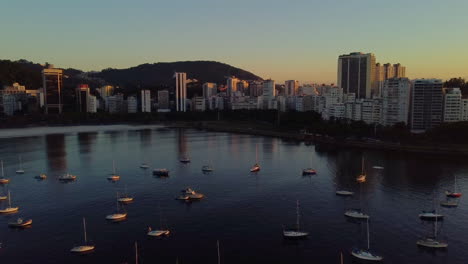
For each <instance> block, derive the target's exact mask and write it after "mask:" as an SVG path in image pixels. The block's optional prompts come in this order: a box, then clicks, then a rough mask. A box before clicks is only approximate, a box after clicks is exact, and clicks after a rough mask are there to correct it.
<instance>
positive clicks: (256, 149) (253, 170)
mask: <svg viewBox="0 0 468 264" xmlns="http://www.w3.org/2000/svg"><path fill="white" fill-rule="evenodd" d="M258 171H260V165H258V145H255V165H253V167H252V168H250V172H258Z"/></svg>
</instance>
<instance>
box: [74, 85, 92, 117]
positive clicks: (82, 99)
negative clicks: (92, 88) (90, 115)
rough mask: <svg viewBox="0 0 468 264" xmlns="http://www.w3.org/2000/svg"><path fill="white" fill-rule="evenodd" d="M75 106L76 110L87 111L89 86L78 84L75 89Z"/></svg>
mask: <svg viewBox="0 0 468 264" xmlns="http://www.w3.org/2000/svg"><path fill="white" fill-rule="evenodd" d="M75 96H76V106H77V110H78V112H81V113H87V112H88V106H89V86H88V85H87V84H80V85H78V87H76V89H75Z"/></svg>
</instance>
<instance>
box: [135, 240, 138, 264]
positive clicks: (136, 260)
mask: <svg viewBox="0 0 468 264" xmlns="http://www.w3.org/2000/svg"><path fill="white" fill-rule="evenodd" d="M135 264H138V244H137V242H136V241H135Z"/></svg>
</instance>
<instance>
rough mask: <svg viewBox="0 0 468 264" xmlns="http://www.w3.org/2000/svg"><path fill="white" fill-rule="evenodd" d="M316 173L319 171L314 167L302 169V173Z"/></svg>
mask: <svg viewBox="0 0 468 264" xmlns="http://www.w3.org/2000/svg"><path fill="white" fill-rule="evenodd" d="M311 163H312V162H311ZM315 174H317V171H316V170H314V169H312V168H305V169H302V175H315Z"/></svg>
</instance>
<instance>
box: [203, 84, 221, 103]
mask: <svg viewBox="0 0 468 264" xmlns="http://www.w3.org/2000/svg"><path fill="white" fill-rule="evenodd" d="M217 89H218V88H217V85H216V83H209V82H206V83H204V84H203V98H205V99H208V98H210V97H211V96H214V95H216V90H217Z"/></svg>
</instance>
